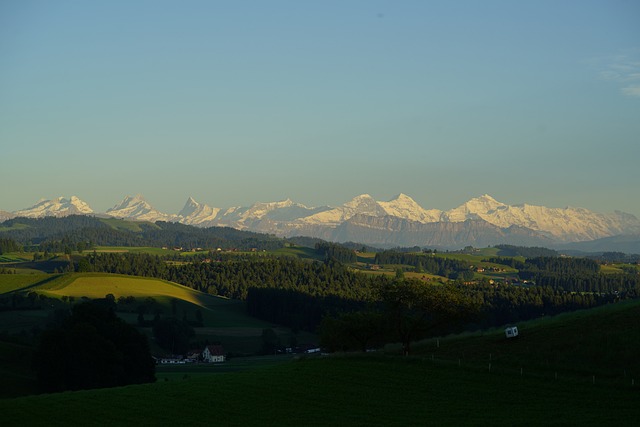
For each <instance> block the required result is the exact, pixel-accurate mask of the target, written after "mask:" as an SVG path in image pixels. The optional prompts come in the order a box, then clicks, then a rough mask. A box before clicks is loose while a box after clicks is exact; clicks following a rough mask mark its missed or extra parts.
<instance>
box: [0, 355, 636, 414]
mask: <svg viewBox="0 0 640 427" xmlns="http://www.w3.org/2000/svg"><path fill="white" fill-rule="evenodd" d="M637 399H638V390H637V389H632V388H631V387H629V388H626V389H618V388H607V387H602V386H598V385H595V386H594V385H577V384H575V383H571V382H564V381H546V380H540V379H537V378H513V377H510V376H501V375H493V374H489V373H485V372H477V371H468V370H465V369H461V368H452V367H444V366H441V365H438V364H434V363H431V362H429V361H428V360H415V359H401V358H382V357H340V358H336V357H330V358H322V359H313V360H311V359H309V360H298V361H293V362H290V363H285V364H282V365H277V366H272V367H265V368H261V369H253V370H248V371H242V372H234V373H224V374H218V375H201V376H194V377H186V379H184V380H180V379H178V380H170V381H160V382H157V383H155V384H148V385H139V386H129V387H122V388H114V389H104V390H92V391H81V392H67V393H60V394H51V395H41V396H29V397H22V398H17V399H6V400H0V411H1V412H2V414H3V423H7V425H18V424H20V425H50V424H51V422H52V421H54V422H55V421H60V422H61V423H62V421H63V420H64V422H65V423H67V424H82V425H107V424H113V425H149V424H153V425H176V424H179V425H199V424H202V425H204V424H208V423H210V422H211V420H216V422H218V423H219V424H223V425H226V426H271V425H277V426H288V425H296V426H300V425H304V426H318V425H322V426H328V425H341V426H347V425H349V426H350V425H359V426H410V425H412V426H413V425H415V426H418V425H419V426H423V425H438V426H465V425H491V426H507V425H509V426H511V425H517V426H538V425H551V426H554V425H555V426H559V425H580V426H602V425H633V424H634V423H635V422H636V421H637V417H638V416H639V415H640V406H639V405H637V401H638V400H637Z"/></svg>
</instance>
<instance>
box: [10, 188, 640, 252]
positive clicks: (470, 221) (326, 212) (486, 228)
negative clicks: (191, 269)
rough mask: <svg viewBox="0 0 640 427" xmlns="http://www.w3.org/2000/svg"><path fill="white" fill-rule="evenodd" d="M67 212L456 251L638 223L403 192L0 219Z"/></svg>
mask: <svg viewBox="0 0 640 427" xmlns="http://www.w3.org/2000/svg"><path fill="white" fill-rule="evenodd" d="M66 215H96V216H109V217H115V218H122V219H128V220H138V221H151V222H155V221H168V222H180V223H183V224H188V225H193V226H197V227H211V226H226V227H232V228H236V229H240V230H250V231H257V232H262V233H268V234H275V235H277V236H281V237H293V236H310V237H318V238H321V239H325V240H329V241H337V242H346V241H353V242H360V243H365V244H368V245H377V246H381V247H392V246H421V247H433V248H459V247H462V246H468V245H471V246H475V247H484V246H489V245H496V244H501V243H502V244H514V245H523V246H553V245H557V244H566V243H571V242H587V241H595V240H597V239H604V238H611V237H612V236H620V235H632V236H633V235H636V234H639V233H640V221H639V220H638V218H636V217H635V216H633V215H631V214H628V213H624V212H619V211H615V212H613V213H609V214H602V213H597V212H593V211H590V210H587V209H583V208H573V207H566V208H548V207H544V206H534V205H529V204H522V205H507V204H504V203H501V202H499V201H497V200H495V199H494V198H493V197H491V196H489V195H487V194H485V195H483V196H480V197H476V198H473V199H471V200H469V201H468V202H466V203H464V204H462V205H460V206H458V207H457V208H454V209H451V210H448V211H442V210H439V209H424V208H423V207H422V206H420V205H419V204H418V203H417V202H416V201H415V200H413V199H412V198H411V197H409V196H407V195H405V194H399V195H398V196H396V197H395V198H393V199H392V200H389V201H386V202H385V201H376V200H375V199H374V198H373V197H371V196H370V195H368V194H362V195H360V196H357V197H355V198H353V199H352V200H350V201H348V202H347V203H344V204H343V205H341V206H335V207H332V206H321V207H308V206H305V205H302V204H299V203H295V202H293V201H292V200H289V199H287V200H283V201H278V202H268V203H263V202H258V203H254V204H253V205H251V206H249V207H231V208H227V209H222V208H217V207H211V206H208V205H206V204H201V203H198V202H197V201H196V200H194V199H193V198H191V197H189V199H188V200H187V201H186V203H185V205H184V207H183V208H182V210H180V211H179V212H178V213H177V214H167V213H163V212H160V211H158V210H156V209H155V208H154V207H153V206H152V205H151V204H149V202H147V201H146V200H145V199H144V197H143V196H141V195H136V196H127V197H125V198H124V199H123V200H122V202H120V203H118V204H117V205H115V206H114V207H112V208H111V209H108V210H107V211H106V212H104V213H97V212H95V211H94V210H93V209H92V208H91V207H90V206H89V205H88V204H87V203H86V202H84V201H82V200H80V199H79V198H78V197H75V196H72V197H71V198H69V199H66V198H64V197H59V198H57V199H53V200H40V201H39V202H38V203H36V204H35V205H34V206H32V207H30V208H27V209H22V210H19V211H15V212H6V211H0V221H3V220H6V219H10V218H13V217H19V216H21V217H31V218H38V217H44V216H66ZM626 241H629V239H627V240H626Z"/></svg>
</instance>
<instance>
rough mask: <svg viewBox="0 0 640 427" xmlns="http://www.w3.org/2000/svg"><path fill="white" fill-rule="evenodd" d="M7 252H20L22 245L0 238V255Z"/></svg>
mask: <svg viewBox="0 0 640 427" xmlns="http://www.w3.org/2000/svg"><path fill="white" fill-rule="evenodd" d="M7 252H22V245H20V244H18V242H16V241H15V240H13V239H6V238H0V255H2V254H4V253H7Z"/></svg>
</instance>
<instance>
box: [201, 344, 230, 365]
mask: <svg viewBox="0 0 640 427" xmlns="http://www.w3.org/2000/svg"><path fill="white" fill-rule="evenodd" d="M225 359H226V357H225V355H224V349H223V348H222V346H221V345H208V346H206V347H205V349H204V350H203V351H202V360H204V361H205V362H209V363H220V362H224V361H225Z"/></svg>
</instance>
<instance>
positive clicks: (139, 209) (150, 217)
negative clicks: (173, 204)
mask: <svg viewBox="0 0 640 427" xmlns="http://www.w3.org/2000/svg"><path fill="white" fill-rule="evenodd" d="M106 213H107V215H109V216H112V217H115V218H122V219H134V220H138V221H151V222H155V221H177V220H178V219H179V218H178V216H177V215H168V214H165V213H162V212H159V211H157V210H155V209H154V208H153V206H151V205H150V204H149V203H148V202H147V201H146V200H145V199H144V197H142V195H140V194H137V195H135V196H133V197H132V196H127V197H125V198H124V200H122V202H120V203H119V204H117V205H115V206H114V207H112V208H111V209H109V210H107V212H106Z"/></svg>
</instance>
